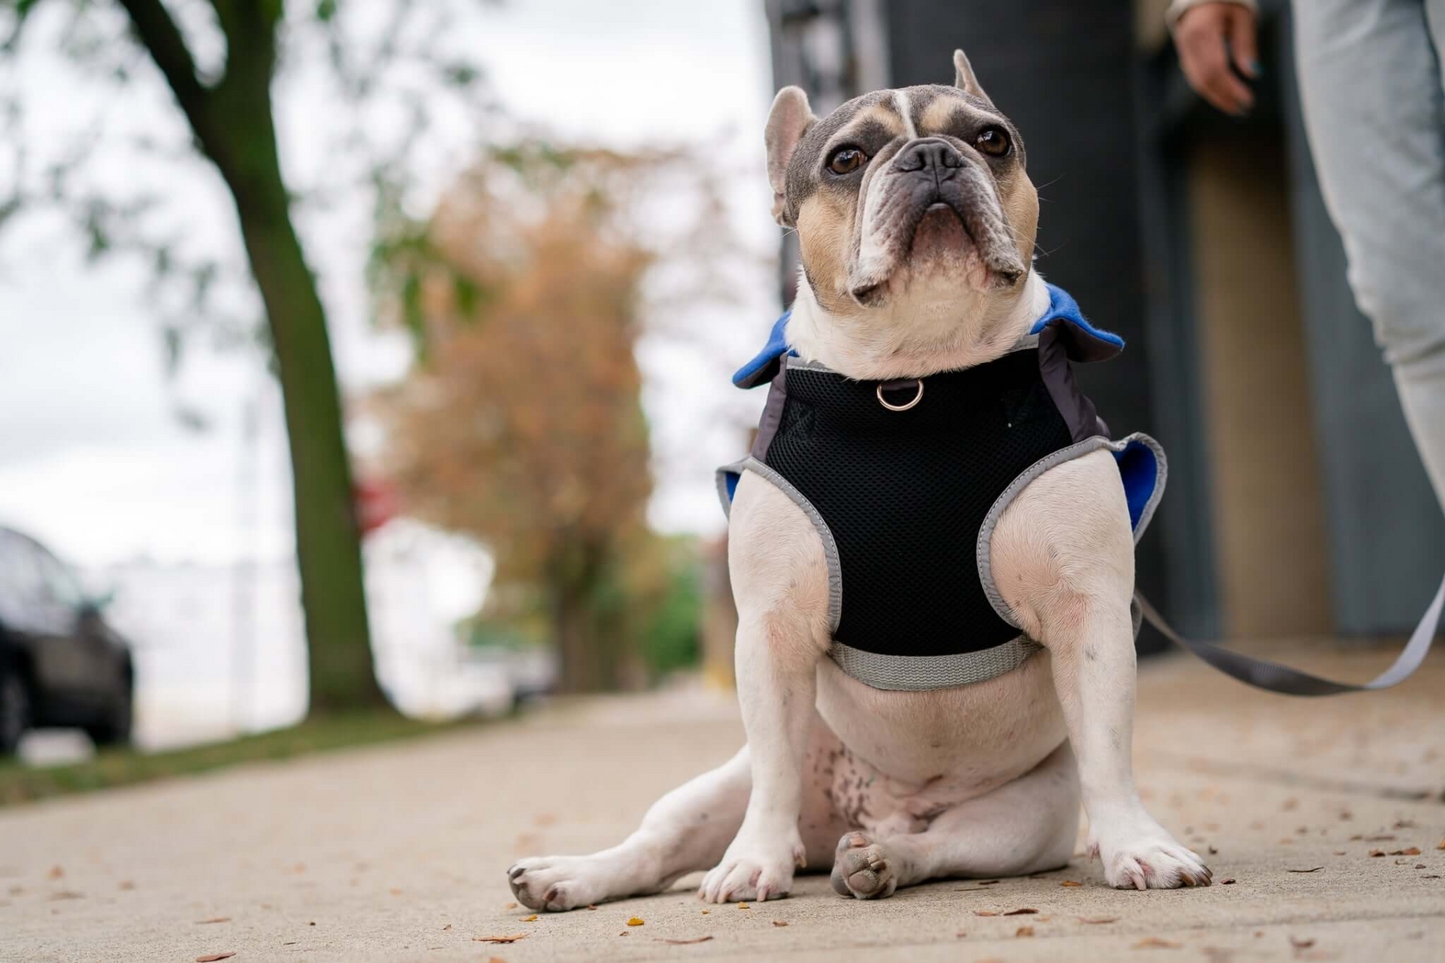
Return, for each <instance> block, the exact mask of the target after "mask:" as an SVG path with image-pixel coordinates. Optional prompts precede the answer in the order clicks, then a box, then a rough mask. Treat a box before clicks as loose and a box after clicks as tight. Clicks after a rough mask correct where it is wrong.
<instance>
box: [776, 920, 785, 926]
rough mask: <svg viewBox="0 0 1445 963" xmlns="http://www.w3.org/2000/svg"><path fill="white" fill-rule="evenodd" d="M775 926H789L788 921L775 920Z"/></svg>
mask: <svg viewBox="0 0 1445 963" xmlns="http://www.w3.org/2000/svg"><path fill="white" fill-rule="evenodd" d="M773 925H774V926H787V925H788V921H787V920H773Z"/></svg>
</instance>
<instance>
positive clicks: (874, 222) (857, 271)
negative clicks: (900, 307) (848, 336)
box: [849, 137, 1025, 303]
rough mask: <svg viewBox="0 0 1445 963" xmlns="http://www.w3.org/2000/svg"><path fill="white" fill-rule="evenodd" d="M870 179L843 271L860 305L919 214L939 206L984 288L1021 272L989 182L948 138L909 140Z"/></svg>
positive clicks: (904, 252)
mask: <svg viewBox="0 0 1445 963" xmlns="http://www.w3.org/2000/svg"><path fill="white" fill-rule="evenodd" d="M875 177H876V178H877V179H876V180H875V181H874V182H873V183H870V184H869V185H868V189H867V196H866V199H865V201H864V204H863V222H862V233H861V237H860V243H859V253H858V259H857V261H856V263H855V264H854V269H853V271H852V272H850V273H851V275H852V276H851V278H850V284H849V289H850V293H852V295H853V297H854V298H856V299H857V300H858V301H859V302H860V303H867V302H868V301H869V300H872V299H873V298H874V297H875V295H876V293H877V291H878V290H879V288H880V287H881V286H882V285H883V284H884V283H885V282H886V281H887V280H888V279H889V277H891V276H892V274H893V273H894V272H895V271H896V270H897V269H898V268H899V267H900V266H901V265H902V263H903V262H904V260H905V259H906V258H907V257H908V255H909V253H910V250H911V246H912V242H913V238H914V235H915V233H916V232H917V231H918V229H919V226H920V225H921V224H922V223H923V221H924V219H925V218H926V217H927V216H929V214H930V212H937V211H938V210H939V209H940V208H941V207H946V208H947V209H948V210H950V211H952V212H953V214H954V215H955V216H957V218H958V220H959V222H960V223H961V224H962V226H963V230H964V233H965V234H966V235H967V240H966V242H965V243H969V242H971V243H972V245H973V247H974V249H975V250H976V253H977V255H978V258H979V260H980V262H981V264H982V267H983V268H984V269H985V272H986V277H987V279H988V281H989V282H990V283H991V284H992V285H994V286H997V287H1011V286H1013V285H1014V284H1016V283H1017V282H1018V281H1019V279H1020V278H1022V277H1023V276H1024V273H1025V267H1024V263H1023V260H1022V258H1020V256H1019V253H1018V248H1017V246H1016V245H1015V244H1014V242H1013V235H1012V233H1011V232H1010V231H1009V229H1008V224H1007V222H1006V221H1005V220H1004V215H1003V210H1002V209H1001V207H1000V206H999V202H998V196H997V194H996V192H995V190H994V186H993V182H992V179H991V178H990V177H989V175H988V173H987V172H986V171H984V170H983V169H981V168H980V167H979V166H978V163H977V162H976V161H973V160H971V159H970V158H968V157H966V156H964V154H963V152H962V151H960V150H959V149H958V148H957V147H955V146H954V145H953V144H952V143H950V142H949V141H948V140H946V139H944V138H941V137H924V138H919V139H917V140H914V141H913V142H911V143H909V144H907V145H906V146H904V147H903V148H902V149H901V150H899V152H898V153H897V154H896V155H894V157H893V158H892V160H891V161H890V162H889V163H888V166H887V168H886V169H884V170H880V171H879V172H878V173H877V175H875Z"/></svg>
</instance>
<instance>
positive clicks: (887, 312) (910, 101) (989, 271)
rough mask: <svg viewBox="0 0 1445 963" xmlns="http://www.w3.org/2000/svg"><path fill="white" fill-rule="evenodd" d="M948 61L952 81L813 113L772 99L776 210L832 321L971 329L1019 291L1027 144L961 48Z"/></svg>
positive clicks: (1027, 220) (1028, 185) (1030, 201)
mask: <svg viewBox="0 0 1445 963" xmlns="http://www.w3.org/2000/svg"><path fill="white" fill-rule="evenodd" d="M954 66H955V70H956V78H955V86H952V87H948V86H942V85H933V86H924V87H905V88H901V89H898V90H882V91H877V92H875V93H871V94H866V95H864V96H862V97H857V98H854V99H853V100H850V101H848V102H847V103H846V104H843V105H842V106H841V107H839V108H838V109H837V110H835V111H833V113H831V114H829V115H828V116H827V117H824V118H821V119H820V118H817V117H814V116H813V114H812V111H811V110H810V109H809V106H808V100H807V95H806V94H804V93H803V91H802V90H800V89H798V88H797V87H786V88H784V89H783V90H782V91H781V92H779V94H778V96H777V99H776V100H775V101H774V102H773V109H772V113H771V114H770V116H769V118H768V126H767V131H766V141H767V148H768V175H769V180H770V181H771V182H772V186H773V202H774V203H773V215H774V217H775V218H776V219H777V220H778V222H779V223H780V224H782V225H784V226H786V227H795V228H796V229H797V231H798V239H799V242H800V246H801V249H802V260H803V270H804V275H805V280H806V281H807V283H808V285H809V287H810V288H811V289H812V292H813V295H814V297H815V298H816V300H817V302H818V304H819V305H820V306H821V307H823V308H824V309H825V310H826V311H827V312H828V314H829V315H830V316H831V317H833V318H834V319H837V320H841V321H849V320H852V321H857V322H860V323H866V322H867V320H868V319H869V318H870V317H872V318H873V320H875V321H877V322H879V323H881V324H888V325H897V324H903V323H907V320H908V319H910V318H911V319H912V320H913V321H914V322H916V323H918V324H922V325H925V326H931V325H934V324H938V323H947V320H948V319H953V320H955V321H960V320H963V321H966V320H967V319H977V318H981V317H984V316H988V315H996V314H997V313H998V310H997V309H998V308H999V307H1000V306H1001V305H1003V304H1006V303H1012V302H1013V301H1015V300H1016V299H1017V297H1018V295H1019V293H1020V292H1021V290H1022V289H1023V287H1024V284H1023V282H1024V280H1025V278H1026V277H1027V275H1028V272H1029V270H1030V264H1031V261H1032V258H1033V248H1034V232H1035V229H1036V227H1037V224H1038V213H1039V206H1038V193H1037V191H1035V189H1034V186H1033V183H1032V182H1031V181H1030V180H1029V177H1028V173H1027V171H1026V170H1025V158H1024V145H1023V140H1022V138H1020V137H1019V134H1018V131H1017V130H1015V129H1014V126H1013V124H1012V123H1010V122H1009V119H1008V118H1007V117H1005V116H1004V115H1003V114H1002V113H1001V112H1000V111H999V110H998V109H997V108H996V107H994V105H993V102H992V101H991V100H990V99H989V98H988V95H987V94H985V93H984V91H983V88H982V87H980V86H979V84H978V81H977V79H976V78H975V77H974V75H973V71H972V69H971V67H970V66H969V63H968V59H967V58H966V57H965V56H964V55H963V52H962V51H958V52H956V53H955V54H954ZM939 334H944V332H939Z"/></svg>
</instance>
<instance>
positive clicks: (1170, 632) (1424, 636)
mask: <svg viewBox="0 0 1445 963" xmlns="http://www.w3.org/2000/svg"><path fill="white" fill-rule="evenodd" d="M1134 598H1135V600H1136V601H1137V602H1138V603H1139V609H1140V611H1141V612H1143V613H1144V618H1145V620H1147V621H1148V623H1149V624H1150V625H1152V626H1154V628H1156V629H1158V630H1159V631H1160V633H1162V634H1163V636H1164V637H1165V638H1166V639H1169V640H1170V641H1171V642H1174V643H1175V644H1177V645H1180V646H1182V647H1184V648H1186V649H1188V650H1189V651H1190V652H1193V653H1194V654H1195V655H1197V656H1199V658H1201V659H1203V660H1204V661H1205V662H1208V663H1209V664H1210V665H1212V666H1214V667H1215V668H1216V669H1218V670H1219V671H1220V672H1223V673H1224V674H1225V675H1227V676H1232V677H1233V678H1235V679H1238V680H1239V681H1240V682H1243V683H1246V684H1247V685H1252V686H1255V687H1257V688H1260V689H1264V690H1266V691H1268V692H1282V693H1284V694H1286V695H1298V696H1323V695H1338V694H1340V693H1341V692H1365V691H1368V690H1370V689H1388V688H1389V687H1390V686H1392V685H1398V684H1399V683H1401V682H1404V681H1405V680H1406V679H1408V678H1409V677H1410V676H1411V675H1412V674H1414V672H1415V670H1416V669H1418V668H1420V663H1421V662H1423V661H1425V654H1426V653H1427V652H1429V651H1430V644H1431V643H1432V642H1434V641H1435V634H1436V633H1437V632H1438V631H1439V630H1440V614H1441V611H1442V610H1445V580H1442V581H1441V582H1440V588H1439V590H1438V591H1436V593H1435V599H1434V601H1432V602H1431V603H1430V607H1429V608H1428V609H1426V610H1425V615H1424V616H1423V617H1422V618H1421V619H1420V624H1419V625H1417V626H1415V631H1414V632H1413V633H1411V635H1410V641H1409V642H1407V643H1406V644H1405V649H1404V651H1403V652H1401V653H1400V656H1399V658H1397V659H1396V660H1395V664H1394V665H1392V666H1390V667H1389V668H1388V669H1386V670H1385V671H1384V672H1382V673H1380V675H1378V676H1377V677H1375V678H1374V679H1371V680H1370V681H1369V682H1365V683H1362V684H1359V685H1356V684H1353V683H1349V682H1332V681H1330V680H1329V679H1321V678H1320V677H1319V676H1314V675H1310V674H1309V673H1308V672H1301V671H1299V670H1298V669H1291V668H1290V667H1289V666H1287V665H1279V664H1277V663H1274V662H1267V661H1265V660H1264V659H1254V658H1251V657H1249V656H1247V655H1244V654H1242V653H1239V652H1235V651H1233V650H1232V649H1226V648H1223V647H1222V646H1219V645H1216V644H1214V643H1213V642H1197V641H1195V640H1193V639H1186V638H1184V636H1182V635H1180V634H1179V633H1178V632H1175V631H1174V629H1172V628H1171V627H1170V626H1169V623H1168V622H1165V621H1164V617H1163V616H1162V615H1160V614H1159V612H1158V610H1156V609H1155V608H1154V606H1152V605H1150V604H1149V601H1148V599H1146V598H1144V596H1142V595H1140V594H1139V593H1138V592H1135V593H1134Z"/></svg>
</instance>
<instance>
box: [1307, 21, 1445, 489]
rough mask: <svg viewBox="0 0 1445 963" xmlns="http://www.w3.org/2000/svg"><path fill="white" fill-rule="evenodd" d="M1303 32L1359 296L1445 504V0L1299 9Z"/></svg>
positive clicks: (1314, 116)
mask: <svg viewBox="0 0 1445 963" xmlns="http://www.w3.org/2000/svg"><path fill="white" fill-rule="evenodd" d="M1294 29H1295V58H1296V61H1297V63H1298V70H1299V78H1300V97H1301V99H1302V100H1303V102H1304V117H1305V130H1306V132H1307V133H1308V136H1309V142H1310V150H1311V152H1312V153H1313V155H1314V159H1315V167H1316V169H1317V170H1318V172H1319V177H1320V185H1321V187H1322V188H1323V191H1324V197H1325V206H1326V207H1327V208H1328V209H1329V212H1330V217H1331V219H1333V221H1334V223H1335V227H1336V228H1338V229H1339V232H1340V235H1341V237H1343V238H1344V242H1345V254H1346V256H1347V257H1348V258H1349V282H1350V288H1351V289H1352V290H1353V291H1354V293H1355V301H1356V302H1357V303H1358V304H1359V306H1360V310H1361V311H1362V312H1364V314H1365V315H1366V316H1367V317H1368V318H1369V319H1370V321H1371V322H1372V323H1373V324H1374V329H1375V340H1376V341H1377V342H1378V343H1379V345H1380V347H1381V348H1382V349H1383V350H1384V353H1385V360H1386V361H1387V362H1389V364H1390V366H1391V369H1392V370H1393V372H1394V376H1395V385H1396V387H1397V388H1398V390H1399V392H1400V401H1401V404H1402V406H1403V408H1404V409H1405V419H1406V421H1408V422H1409V424H1410V431H1411V433H1412V434H1413V435H1414V438H1415V444H1416V446H1417V447H1418V448H1419V449H1420V455H1421V457H1422V458H1423V459H1424V462H1425V468H1426V470H1427V471H1428V472H1429V474H1430V480H1431V482H1432V483H1433V484H1434V486H1435V493H1436V494H1437V495H1438V496H1439V497H1440V501H1441V504H1442V506H1445V70H1442V64H1441V51H1442V50H1445V0H1294Z"/></svg>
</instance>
